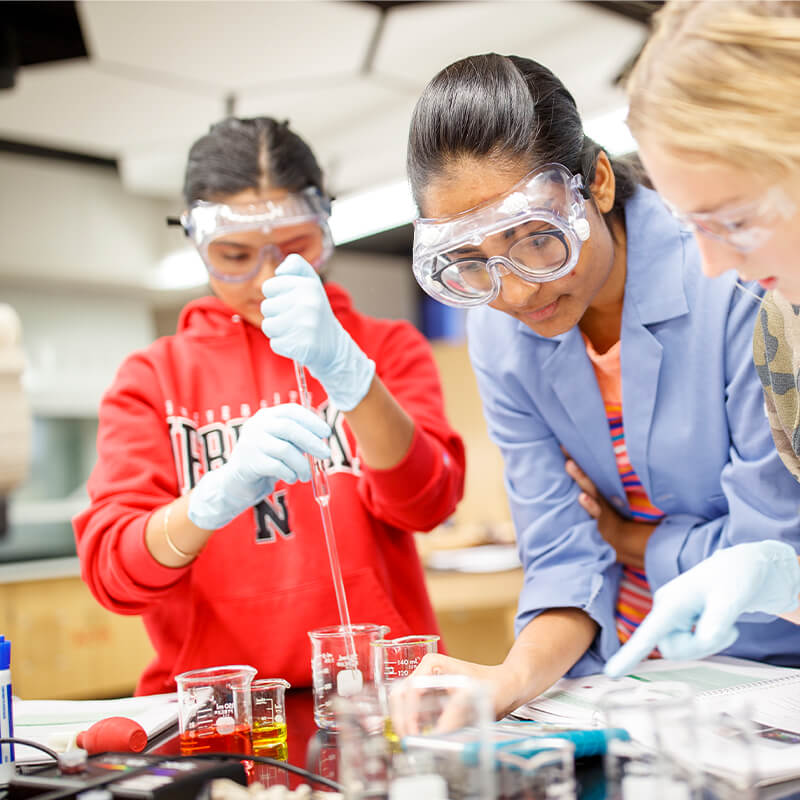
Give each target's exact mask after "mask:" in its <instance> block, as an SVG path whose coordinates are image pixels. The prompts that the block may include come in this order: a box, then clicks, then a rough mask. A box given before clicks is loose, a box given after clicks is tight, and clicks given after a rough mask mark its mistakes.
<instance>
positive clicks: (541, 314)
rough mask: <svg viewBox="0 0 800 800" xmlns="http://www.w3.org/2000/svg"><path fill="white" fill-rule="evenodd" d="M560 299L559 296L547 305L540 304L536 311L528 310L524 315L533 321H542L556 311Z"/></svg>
mask: <svg viewBox="0 0 800 800" xmlns="http://www.w3.org/2000/svg"><path fill="white" fill-rule="evenodd" d="M559 299H560V298H558V297H557V298H556V299H555V300H553V302H552V303H548V304H547V305H546V306H540V307H539V308H537V309H535V310H534V311H526V312H525V313H524V314H522V316H523V317H525V319H528V320H530V321H531V322H541V321H542V320H545V319H549V318H550V317H552V316H553V314H555V313H556V310H557V309H558V301H559Z"/></svg>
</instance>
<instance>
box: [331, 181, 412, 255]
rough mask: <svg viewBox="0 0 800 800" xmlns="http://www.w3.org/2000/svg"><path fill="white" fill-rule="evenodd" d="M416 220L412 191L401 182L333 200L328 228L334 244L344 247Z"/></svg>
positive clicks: (404, 182) (406, 184)
mask: <svg viewBox="0 0 800 800" xmlns="http://www.w3.org/2000/svg"><path fill="white" fill-rule="evenodd" d="M416 216H417V206H416V204H415V203H414V200H413V198H412V196H411V187H410V186H409V185H408V181H407V180H402V181H395V182H394V183H387V184H384V185H382V186H376V187H375V188H373V189H367V190H366V191H364V192H355V193H353V194H349V195H345V196H344V197H340V198H338V199H336V200H334V201H333V208H332V211H331V218H330V220H329V224H330V226H331V234H332V235H333V243H334V244H345V243H346V242H352V241H353V240H355V239H362V238H363V237H365V236H371V235H372V234H374V233H380V232H381V231H387V230H389V229H390V228H397V227H398V226H400V225H407V224H408V223H409V222H411V221H412V220H413V219H415V218H416Z"/></svg>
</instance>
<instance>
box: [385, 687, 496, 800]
mask: <svg viewBox="0 0 800 800" xmlns="http://www.w3.org/2000/svg"><path fill="white" fill-rule="evenodd" d="M387 691H388V707H389V713H390V723H391V727H392V731H393V732H394V734H395V735H396V736H397V737H398V739H399V742H400V743H401V746H400V747H398V748H394V749H393V757H392V784H391V789H392V791H391V792H390V797H392V796H393V794H397V793H399V792H400V791H408V792H415V793H416V796H417V797H425V798H428V797H431V798H434V797H436V798H438V797H441V798H446V797H450V798H459V800H485V798H492V797H495V771H494V753H493V747H492V743H491V737H490V728H491V725H492V719H493V716H494V715H493V708H492V702H491V699H490V695H489V690H488V687H487V685H486V684H485V683H482V682H480V681H476V680H474V679H472V678H468V677H466V676H464V675H424V676H422V675H411V676H409V677H408V678H404V679H403V680H401V681H395V682H394V683H392V684H390V685H389V686H388V687H387Z"/></svg>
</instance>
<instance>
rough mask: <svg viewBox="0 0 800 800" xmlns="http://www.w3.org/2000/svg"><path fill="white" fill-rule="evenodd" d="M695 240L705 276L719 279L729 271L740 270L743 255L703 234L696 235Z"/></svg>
mask: <svg viewBox="0 0 800 800" xmlns="http://www.w3.org/2000/svg"><path fill="white" fill-rule="evenodd" d="M695 240H696V241H697V248H698V250H699V251H700V258H701V259H702V267H703V274H705V275H707V276H708V277H709V278H718V277H719V276H720V275H722V274H723V273H725V272H727V271H728V270H731V269H738V267H739V265H740V264H741V263H742V260H743V257H742V254H741V253H740V252H739V251H738V250H736V249H734V248H733V247H731V246H730V245H729V244H726V243H725V242H720V241H718V240H717V239H711V238H709V237H708V236H703V235H702V234H695Z"/></svg>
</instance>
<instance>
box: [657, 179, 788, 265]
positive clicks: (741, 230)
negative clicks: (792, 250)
mask: <svg viewBox="0 0 800 800" xmlns="http://www.w3.org/2000/svg"><path fill="white" fill-rule="evenodd" d="M667 207H668V208H669V209H670V211H672V213H673V215H674V216H675V217H676V218H677V219H678V220H679V221H680V223H681V224H682V225H684V226H685V227H686V228H688V229H689V230H691V231H693V232H697V233H701V234H703V236H708V237H709V238H711V239H716V240H718V241H720V242H725V244H727V245H730V246H731V247H733V248H734V249H735V250H738V251H739V252H740V253H751V252H752V251H753V250H757V249H758V248H759V247H761V246H762V245H764V244H765V243H766V242H767V241H768V240H769V238H770V237H771V236H772V235H773V234H774V233H775V229H776V228H777V226H778V224H779V222H780V220H781V219H784V220H787V219H791V218H792V217H793V216H794V213H795V211H796V210H797V206H796V205H795V203H794V201H793V200H792V199H791V198H790V197H789V195H788V194H787V193H786V191H785V189H784V188H783V187H781V186H777V185H776V186H772V187H771V188H770V189H768V190H767V191H766V192H765V193H764V195H763V197H761V198H760V199H759V200H756V201H754V202H752V203H748V204H746V205H743V206H738V207H736V208H729V209H723V210H722V211H707V212H701V213H697V214H684V213H682V212H680V211H678V210H677V209H675V208H673V207H672V206H671V205H670V204H669V203H667Z"/></svg>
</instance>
